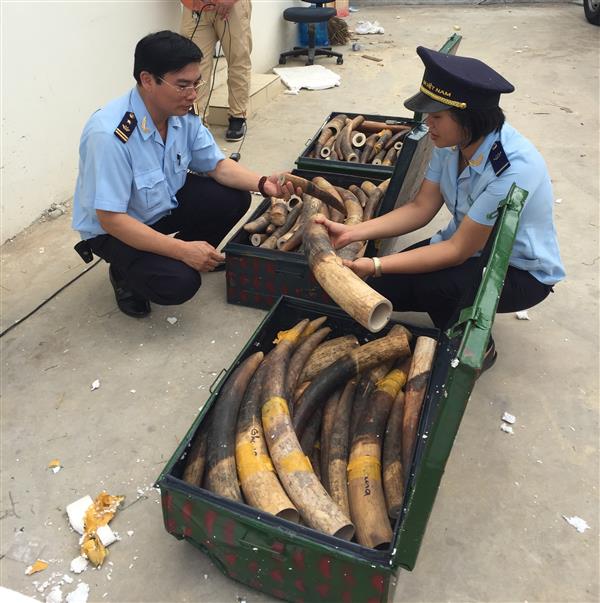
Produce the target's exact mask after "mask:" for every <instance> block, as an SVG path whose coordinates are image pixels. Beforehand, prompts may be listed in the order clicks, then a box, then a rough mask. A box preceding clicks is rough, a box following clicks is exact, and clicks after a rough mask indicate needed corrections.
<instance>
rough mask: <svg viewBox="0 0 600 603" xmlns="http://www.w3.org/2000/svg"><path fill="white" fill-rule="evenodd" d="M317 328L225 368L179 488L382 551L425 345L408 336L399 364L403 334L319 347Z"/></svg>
mask: <svg viewBox="0 0 600 603" xmlns="http://www.w3.org/2000/svg"><path fill="white" fill-rule="evenodd" d="M324 321H325V318H324V317H323V318H319V319H315V320H313V321H309V320H308V319H305V320H302V321H300V322H299V323H298V324H296V325H295V326H294V327H293V328H291V329H289V330H288V331H282V332H280V333H279V334H278V336H277V339H276V340H275V342H274V343H275V344H276V345H275V347H274V348H273V349H272V350H271V351H270V352H269V353H268V354H267V355H266V356H265V355H264V354H263V352H256V353H255V354H253V355H251V356H249V357H248V358H246V359H245V360H244V361H242V362H241V363H240V364H239V365H238V366H237V368H236V369H235V370H234V371H233V372H232V373H231V374H230V375H229V377H228V378H227V380H226V382H225V384H224V385H223V386H222V387H221V390H220V393H219V395H218V397H217V399H216V400H215V402H214V404H213V406H212V408H211V410H210V411H209V413H208V415H207V417H206V418H205V420H204V422H203V423H202V424H201V428H200V430H199V431H198V433H197V434H196V436H195V439H194V441H193V443H192V447H191V449H190V451H189V453H188V458H187V464H186V467H185V470H184V473H183V479H184V480H185V481H187V482H189V483H191V484H194V485H197V486H203V487H204V488H206V489H208V490H211V491H213V492H215V493H217V494H219V495H221V496H225V497H227V498H229V499H232V500H235V501H238V502H244V500H245V502H247V503H248V504H249V505H251V506H253V507H255V508H257V509H260V510H261V511H264V512H268V513H271V514H273V515H276V516H279V517H282V518H284V519H287V520H288V521H294V522H295V521H299V519H300V518H301V520H302V521H303V522H305V523H306V524H307V525H308V526H310V527H312V528H314V529H316V530H319V531H321V532H324V533H326V534H329V535H332V536H337V537H339V538H342V539H346V540H351V539H352V538H353V536H354V535H355V536H356V539H357V540H358V542H359V543H360V544H362V545H364V546H368V547H371V548H382V547H386V546H388V545H389V543H390V542H391V539H392V528H391V525H390V521H389V519H388V517H390V518H392V520H394V519H395V518H397V517H398V515H399V512H400V509H401V506H402V500H403V496H404V482H405V479H406V475H405V472H406V471H405V470H404V471H403V468H408V467H409V466H410V463H411V460H412V454H413V447H414V444H415V437H416V433H417V426H418V421H419V415H420V410H421V405H422V402H423V399H424V395H425V391H426V388H427V384H428V381H429V372H430V370H431V366H432V363H433V357H434V353H435V345H436V341H435V340H434V339H431V338H428V337H419V338H418V339H417V341H416V345H415V346H414V353H413V355H412V357H411V356H410V354H411V351H410V340H411V338H412V335H411V333H410V332H409V331H408V330H407V329H406V328H404V327H402V326H400V325H395V326H394V327H392V329H391V330H390V331H389V332H388V334H387V335H386V336H384V337H380V338H378V339H375V340H373V341H370V342H368V343H366V344H364V345H358V341H357V340H356V338H355V337H354V336H344V337H339V338H336V339H333V340H330V341H327V342H325V341H324V339H325V338H326V337H327V335H328V334H329V333H330V332H331V329H330V328H328V327H323V326H322V325H323V323H324ZM304 380H307V381H304ZM403 386H404V391H402V388H403ZM315 424H316V429H315ZM386 425H387V430H386ZM319 434H320V437H319ZM319 451H320V452H319ZM307 455H310V459H309V456H307ZM382 463H383V468H382ZM319 475H320V476H321V479H319ZM238 480H239V481H238ZM240 485H241V489H240Z"/></svg>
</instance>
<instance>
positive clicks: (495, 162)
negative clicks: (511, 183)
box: [489, 140, 510, 176]
mask: <svg viewBox="0 0 600 603" xmlns="http://www.w3.org/2000/svg"><path fill="white" fill-rule="evenodd" d="M489 158H490V163H491V164H492V169H493V170H494V174H496V176H500V174H503V173H504V172H505V171H506V170H507V169H508V168H509V167H510V161H509V160H508V157H507V156H506V153H505V152H504V148H503V146H502V143H501V142H500V141H499V140H497V141H496V142H495V143H494V144H493V145H492V148H491V150H490V155H489Z"/></svg>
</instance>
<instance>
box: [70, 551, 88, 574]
mask: <svg viewBox="0 0 600 603" xmlns="http://www.w3.org/2000/svg"><path fill="white" fill-rule="evenodd" d="M87 566H88V560H87V559H86V558H85V557H83V556H82V555H79V557H75V559H73V560H72V561H71V566H70V569H71V571H72V572H73V573H74V574H81V572H82V571H84V570H85V568H86V567H87Z"/></svg>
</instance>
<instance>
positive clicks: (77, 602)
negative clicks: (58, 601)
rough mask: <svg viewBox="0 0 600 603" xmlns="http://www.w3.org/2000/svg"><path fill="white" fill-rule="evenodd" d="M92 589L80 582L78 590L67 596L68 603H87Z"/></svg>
mask: <svg viewBox="0 0 600 603" xmlns="http://www.w3.org/2000/svg"><path fill="white" fill-rule="evenodd" d="M89 594H90V587H89V586H88V585H87V584H86V583H85V582H80V583H79V584H78V585H77V588H76V589H75V590H74V591H73V592H71V593H69V594H68V595H67V599H66V601H67V603H87V600H88V595H89Z"/></svg>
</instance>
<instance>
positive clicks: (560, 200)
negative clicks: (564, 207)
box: [554, 198, 562, 203]
mask: <svg viewBox="0 0 600 603" xmlns="http://www.w3.org/2000/svg"><path fill="white" fill-rule="evenodd" d="M554 203H562V199H560V198H559V199H554Z"/></svg>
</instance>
